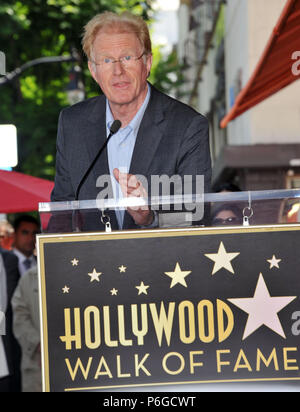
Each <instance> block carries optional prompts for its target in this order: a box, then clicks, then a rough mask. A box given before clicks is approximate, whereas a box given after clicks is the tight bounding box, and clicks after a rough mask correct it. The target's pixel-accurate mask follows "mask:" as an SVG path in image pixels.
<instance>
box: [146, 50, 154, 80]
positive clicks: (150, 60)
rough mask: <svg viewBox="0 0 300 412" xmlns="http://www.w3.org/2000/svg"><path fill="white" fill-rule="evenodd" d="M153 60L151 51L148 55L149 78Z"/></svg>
mask: <svg viewBox="0 0 300 412" xmlns="http://www.w3.org/2000/svg"><path fill="white" fill-rule="evenodd" d="M152 61H153V56H152V53H151V54H149V55H148V56H147V73H148V76H147V78H148V77H149V76H150V72H151V67H152Z"/></svg>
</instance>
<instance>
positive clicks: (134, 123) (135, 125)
mask: <svg viewBox="0 0 300 412" xmlns="http://www.w3.org/2000/svg"><path fill="white" fill-rule="evenodd" d="M147 88H148V90H147V95H146V97H145V100H144V102H143V104H142V106H141V107H140V108H139V111H138V112H137V113H136V115H135V116H134V118H133V119H132V120H131V122H130V123H129V124H128V125H127V126H126V127H125V128H124V129H126V128H127V127H128V128H130V130H133V131H134V133H135V134H137V132H138V130H139V127H140V124H141V121H142V119H143V116H144V113H145V111H146V108H147V106H148V103H149V100H150V95H151V89H150V86H149V84H148V83H147ZM114 120H115V119H114V118H113V115H112V112H111V109H110V106H109V102H108V99H106V127H107V132H108V133H109V129H110V127H111V125H112V124H113V121H114ZM121 130H122V129H121Z"/></svg>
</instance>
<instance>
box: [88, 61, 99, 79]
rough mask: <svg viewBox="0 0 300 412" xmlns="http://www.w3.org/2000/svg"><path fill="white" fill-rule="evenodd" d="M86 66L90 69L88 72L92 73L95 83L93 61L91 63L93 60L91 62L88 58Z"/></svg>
mask: <svg viewBox="0 0 300 412" xmlns="http://www.w3.org/2000/svg"><path fill="white" fill-rule="evenodd" d="M88 68H89V71H90V73H91V75H92V78H93V79H94V80H95V82H96V83H97V80H96V66H95V63H93V62H91V61H90V60H89V61H88Z"/></svg>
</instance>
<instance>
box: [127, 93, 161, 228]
mask: <svg viewBox="0 0 300 412" xmlns="http://www.w3.org/2000/svg"><path fill="white" fill-rule="evenodd" d="M159 95H160V92H158V91H157V90H156V89H155V88H153V87H152V86H151V98H150V101H149V105H148V107H147V109H146V111H145V114H144V118H143V120H142V122H141V125H140V128H139V132H138V135H137V138H136V143H135V146H134V150H133V154H132V159H131V164H130V170H129V173H131V174H134V175H143V176H145V177H146V178H148V179H149V168H150V166H151V163H152V161H153V158H154V156H155V154H156V151H157V149H158V146H159V144H160V141H161V139H162V137H163V133H164V128H165V122H164V118H165V116H164V109H163V106H162V103H161V99H160V97H159ZM148 183H150V182H148ZM148 186H149V185H148ZM134 226H136V225H135V223H134V221H133V219H132V217H131V216H130V215H129V213H127V212H126V213H125V216H124V222H123V229H126V228H128V227H134ZM136 227H137V226H136Z"/></svg>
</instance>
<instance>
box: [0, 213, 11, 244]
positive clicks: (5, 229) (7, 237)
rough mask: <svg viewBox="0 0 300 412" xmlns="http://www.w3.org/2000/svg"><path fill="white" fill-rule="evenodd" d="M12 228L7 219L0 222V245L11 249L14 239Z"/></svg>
mask: <svg viewBox="0 0 300 412" xmlns="http://www.w3.org/2000/svg"><path fill="white" fill-rule="evenodd" d="M13 235H14V228H13V227H12V225H11V224H10V223H9V222H8V221H7V220H2V221H1V222H0V247H2V249H6V250H11V248H12V244H13V241H14V236H13Z"/></svg>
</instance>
